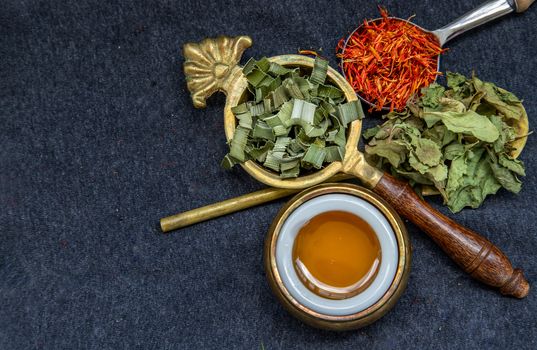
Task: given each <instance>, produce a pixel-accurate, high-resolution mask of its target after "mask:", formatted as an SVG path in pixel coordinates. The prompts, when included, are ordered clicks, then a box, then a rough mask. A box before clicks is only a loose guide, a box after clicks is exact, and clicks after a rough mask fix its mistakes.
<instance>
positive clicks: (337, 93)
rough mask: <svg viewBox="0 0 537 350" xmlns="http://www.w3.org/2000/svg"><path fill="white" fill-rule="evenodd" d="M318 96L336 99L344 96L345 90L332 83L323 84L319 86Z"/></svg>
mask: <svg viewBox="0 0 537 350" xmlns="http://www.w3.org/2000/svg"><path fill="white" fill-rule="evenodd" d="M317 96H319V97H323V98H331V99H336V98H341V97H343V91H341V90H340V89H338V88H337V87H335V86H332V85H324V84H321V85H319V87H318V88H317Z"/></svg>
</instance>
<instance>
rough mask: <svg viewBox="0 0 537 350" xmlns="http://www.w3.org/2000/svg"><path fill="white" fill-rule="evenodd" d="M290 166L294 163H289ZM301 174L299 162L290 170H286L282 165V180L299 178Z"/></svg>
mask: <svg viewBox="0 0 537 350" xmlns="http://www.w3.org/2000/svg"><path fill="white" fill-rule="evenodd" d="M288 164H290V165H291V164H292V163H288ZM299 174H300V162H299V161H296V164H294V166H293V167H292V168H289V169H287V168H286V169H284V164H282V167H281V173H280V178H282V179H288V178H294V177H298V175H299Z"/></svg>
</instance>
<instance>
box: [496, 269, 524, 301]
mask: <svg viewBox="0 0 537 350" xmlns="http://www.w3.org/2000/svg"><path fill="white" fill-rule="evenodd" d="M500 292H501V293H502V294H503V295H509V296H513V297H515V298H519V299H522V298H525V297H526V296H527V295H528V293H529V292H530V284H529V283H528V281H527V280H526V278H525V277H524V273H523V272H522V270H520V269H515V270H514V271H513V275H512V276H511V278H510V279H509V281H507V283H505V284H504V285H503V286H502V287H501V288H500Z"/></svg>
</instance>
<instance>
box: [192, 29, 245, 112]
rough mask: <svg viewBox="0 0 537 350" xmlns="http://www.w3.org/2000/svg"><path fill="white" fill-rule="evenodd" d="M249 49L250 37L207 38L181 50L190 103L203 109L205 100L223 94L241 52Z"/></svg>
mask: <svg viewBox="0 0 537 350" xmlns="http://www.w3.org/2000/svg"><path fill="white" fill-rule="evenodd" d="M250 46H252V39H251V38H250V37H249V36H238V37H233V38H231V37H227V36H221V37H218V38H207V39H205V40H203V41H202V42H200V43H187V44H185V45H184V46H183V55H184V57H185V63H184V71H185V76H186V83H187V87H188V90H189V91H190V95H191V97H192V103H193V104H194V107H196V108H205V107H206V101H205V100H206V99H208V98H209V97H210V96H211V95H212V94H213V93H215V92H216V91H224V92H226V90H227V87H228V86H229V84H230V83H231V82H230V81H229V78H230V76H232V74H231V73H232V72H233V71H234V70H240V68H239V66H238V63H239V61H240V59H241V56H242V53H243V52H244V50H246V49H247V48H249V47H250Z"/></svg>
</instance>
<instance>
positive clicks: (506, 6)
mask: <svg viewBox="0 0 537 350" xmlns="http://www.w3.org/2000/svg"><path fill="white" fill-rule="evenodd" d="M534 1H535V0H491V1H488V2H485V3H484V4H482V5H480V6H478V7H477V8H475V9H474V10H472V11H470V12H468V13H466V14H465V15H463V16H461V17H459V18H457V19H456V20H454V21H453V22H451V23H449V24H448V25H445V26H444V27H442V28H440V29H437V30H433V31H430V30H427V29H424V28H422V27H420V26H418V25H417V24H415V23H412V22H410V21H408V20H405V19H402V18H398V17H391V18H394V19H398V20H401V21H404V22H407V23H410V24H412V25H414V26H416V27H418V28H419V29H421V30H423V31H424V32H427V33H431V34H433V35H434V36H435V37H436V39H437V40H438V42H439V44H440V46H444V45H445V44H446V43H447V42H448V41H450V40H451V39H453V38H455V37H456V36H458V35H460V34H462V33H464V32H466V31H468V30H470V29H472V28H475V27H478V26H480V25H482V24H485V23H487V22H490V21H492V20H494V19H497V18H499V17H501V16H504V15H506V14H508V13H511V12H514V11H516V12H519V13H520V12H524V11H526V10H527V9H528V8H529V7H530V6H531V4H533V2H534ZM380 20H382V18H377V19H373V20H371V21H369V22H374V21H380ZM362 27H363V25H361V26H359V27H358V28H356V29H355V30H354V31H353V32H352V33H351V34H350V35H349V36H348V37H347V40H346V41H345V45H344V46H343V50H345V48H346V46H347V43H348V41H349V39H350V38H351V37H352V36H353V35H354V33H355V32H356V31H358V30H360V29H361V28H362ZM343 64H344V62H343V60H341V67H343ZM439 67H440V56H438V61H437V70H438V68H439ZM343 75H345V71H344V70H343ZM345 78H346V79H347V80H349V79H348V77H347V76H345ZM357 93H358V97H360V99H361V100H362V101H364V102H365V103H367V104H368V105H370V106H372V107H375V105H374V104H373V103H371V102H370V101H368V100H366V99H365V98H363V97H362V96H361V95H360V93H359V92H357ZM382 109H383V110H389V108H388V107H383V108H382Z"/></svg>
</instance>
